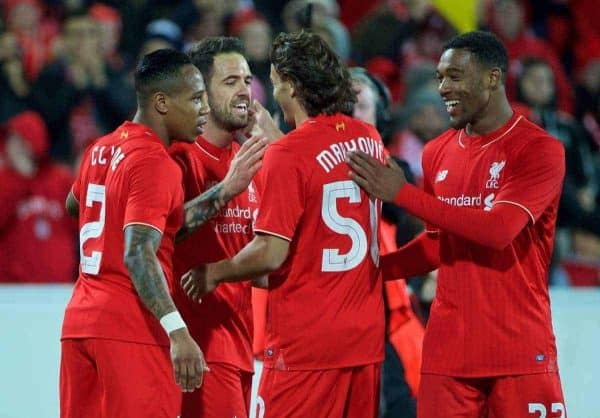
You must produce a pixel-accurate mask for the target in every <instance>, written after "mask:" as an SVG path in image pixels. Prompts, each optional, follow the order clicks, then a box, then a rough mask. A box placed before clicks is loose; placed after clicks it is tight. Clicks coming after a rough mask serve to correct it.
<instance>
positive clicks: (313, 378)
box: [252, 363, 381, 418]
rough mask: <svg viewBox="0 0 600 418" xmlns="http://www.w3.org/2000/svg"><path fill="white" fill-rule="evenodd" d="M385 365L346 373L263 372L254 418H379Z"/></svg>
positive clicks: (339, 370)
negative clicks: (382, 368)
mask: <svg viewBox="0 0 600 418" xmlns="http://www.w3.org/2000/svg"><path fill="white" fill-rule="evenodd" d="M380 371H381V363H374V364H369V365H366V366H358V367H347V368H343V369H327V370H309V371H282V370H275V369H267V368H265V369H263V372H262V377H261V379H260V386H259V388H258V399H257V405H256V411H252V417H253V418H283V417H286V418H306V417H310V418H377V416H378V411H379V385H380V381H379V379H380Z"/></svg>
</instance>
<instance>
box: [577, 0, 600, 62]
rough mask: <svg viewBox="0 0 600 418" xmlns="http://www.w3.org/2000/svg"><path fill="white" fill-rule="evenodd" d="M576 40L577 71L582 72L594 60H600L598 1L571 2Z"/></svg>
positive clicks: (579, 0)
mask: <svg viewBox="0 0 600 418" xmlns="http://www.w3.org/2000/svg"><path fill="white" fill-rule="evenodd" d="M569 9H570V10H571V13H572V16H573V20H574V23H573V27H574V28H575V31H576V32H577V34H576V39H575V41H574V42H573V43H572V44H573V47H574V50H575V70H576V72H578V71H580V70H582V69H583V68H584V67H585V65H586V64H587V63H588V62H589V61H590V60H592V59H595V58H600V28H599V27H598V2H597V1H596V0H570V2H569Z"/></svg>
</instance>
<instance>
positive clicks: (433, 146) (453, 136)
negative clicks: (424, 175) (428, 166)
mask: <svg viewBox="0 0 600 418" xmlns="http://www.w3.org/2000/svg"><path fill="white" fill-rule="evenodd" d="M458 133H459V131H458V130H456V129H454V128H450V129H448V130H446V131H444V132H442V133H441V134H439V135H438V136H436V137H435V138H433V139H431V140H429V141H427V143H425V145H424V147H423V153H424V154H429V153H435V151H436V150H440V149H443V148H445V147H446V145H447V144H448V143H449V142H453V141H458Z"/></svg>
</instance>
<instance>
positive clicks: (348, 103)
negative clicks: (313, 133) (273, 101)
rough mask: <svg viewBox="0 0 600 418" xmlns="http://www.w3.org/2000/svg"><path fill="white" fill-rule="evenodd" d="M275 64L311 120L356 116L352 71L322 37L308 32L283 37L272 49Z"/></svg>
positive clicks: (284, 34)
mask: <svg viewBox="0 0 600 418" xmlns="http://www.w3.org/2000/svg"><path fill="white" fill-rule="evenodd" d="M271 63H272V64H273V66H274V67H275V70H276V71H277V73H278V74H279V76H280V77H281V79H282V80H284V81H290V82H291V83H292V84H293V85H294V88H295V90H296V92H297V93H298V100H299V101H300V103H301V104H302V106H303V107H304V109H305V110H306V113H307V114H308V116H310V117H313V116H316V115H318V114H321V113H324V114H327V115H332V114H334V113H338V112H339V113H344V114H346V115H352V110H353V108H354V103H356V92H355V91H354V89H353V88H352V80H351V78H350V74H349V73H348V69H347V68H346V66H345V65H344V64H343V63H342V62H341V60H340V58H339V57H338V56H337V55H336V53H335V52H333V50H332V49H331V48H330V47H329V45H327V43H326V42H325V41H324V40H323V39H322V38H321V37H320V36H318V35H315V34H314V33H311V32H306V31H304V30H302V31H300V32H295V33H280V34H279V35H277V37H276V38H275V40H274V41H273V45H272V47H271Z"/></svg>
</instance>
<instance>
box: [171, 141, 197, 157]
mask: <svg viewBox="0 0 600 418" xmlns="http://www.w3.org/2000/svg"><path fill="white" fill-rule="evenodd" d="M195 147H196V143H195V142H184V141H176V142H173V143H172V144H171V145H170V146H169V149H168V152H169V155H171V156H172V157H186V156H189V155H191V154H193V153H194V151H195Z"/></svg>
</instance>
